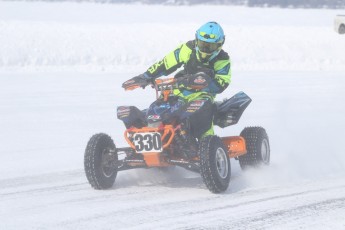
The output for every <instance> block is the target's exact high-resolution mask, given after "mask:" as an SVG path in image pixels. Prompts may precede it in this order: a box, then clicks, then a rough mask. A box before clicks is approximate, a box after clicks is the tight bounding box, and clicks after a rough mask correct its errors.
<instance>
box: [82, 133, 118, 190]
mask: <svg viewBox="0 0 345 230" xmlns="http://www.w3.org/2000/svg"><path fill="white" fill-rule="evenodd" d="M117 160H118V156H117V152H116V146H115V144H114V142H113V140H112V139H111V137H109V136H108V135H107V134H104V133H99V134H95V135H93V136H92V137H91V139H90V140H89V142H88V144H87V146H86V150H85V155H84V169H85V173H86V178H87V180H88V181H89V183H90V184H91V186H92V187H93V188H95V189H108V188H111V187H112V186H113V184H114V182H115V178H116V175H117Z"/></svg>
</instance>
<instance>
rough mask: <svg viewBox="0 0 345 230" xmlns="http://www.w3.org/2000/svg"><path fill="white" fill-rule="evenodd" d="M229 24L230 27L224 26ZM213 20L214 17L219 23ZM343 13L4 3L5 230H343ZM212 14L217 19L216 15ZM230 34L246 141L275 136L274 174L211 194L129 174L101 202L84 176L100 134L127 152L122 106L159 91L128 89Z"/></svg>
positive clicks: (192, 184) (151, 175) (144, 173)
mask: <svg viewBox="0 0 345 230" xmlns="http://www.w3.org/2000/svg"><path fill="white" fill-rule="evenodd" d="M215 12H217V14H215ZM211 14H212V15H211ZM337 14H339V11H337V10H302V9H299V10H292V9H274V8H270V9H260V8H245V7H234V6H193V7H190V6H179V7H174V6H145V5H140V4H138V5H113V4H109V5H108V4H91V3H82V4H81V3H68V2H64V3H42V2H31V3H26V2H0V44H1V46H0V128H1V129H0V140H1V142H0V143H1V145H0V146H1V149H0V162H1V167H0V222H1V229H92V228H97V229H113V228H118V229H161V228H167V229H200V228H202V229H229V228H231V229H344V228H345V219H344V215H345V209H344V206H345V195H344V194H345V180H344V179H343V178H344V176H345V153H344V148H343V145H342V144H343V143H342V142H343V138H344V137H345V121H344V119H343V117H344V115H345V106H344V103H343V101H344V100H345V92H344V87H345V78H344V71H345V55H344V50H345V40H344V36H341V35H339V34H337V33H335V32H334V31H333V24H332V23H333V18H334V16H335V15H337ZM210 15H211V16H210ZM208 20H216V21H219V22H220V23H221V24H222V25H223V27H224V30H225V32H226V34H227V38H226V44H225V47H224V48H225V49H226V50H227V51H229V53H230V55H231V59H232V70H233V76H232V83H231V85H230V87H229V88H228V89H227V90H226V91H225V92H224V93H223V94H222V95H219V96H218V97H217V99H218V100H221V99H222V98H225V97H231V96H232V95H233V94H235V93H236V92H238V91H244V92H246V93H247V94H248V95H249V96H250V97H251V98H252V99H253V102H252V103H251V104H250V106H249V107H248V108H247V110H246V111H245V112H244V114H243V116H242V118H241V120H240V122H239V123H238V124H237V125H236V126H234V127H230V128H226V129H220V128H217V129H216V132H217V134H218V135H220V136H231V135H238V134H239V133H240V132H241V130H242V129H243V128H244V127H246V126H255V125H260V126H263V127H264V128H265V129H266V130H267V133H268V135H269V138H270V143H271V153H272V157H271V165H270V167H269V168H267V169H264V170H260V171H258V170H251V171H248V172H242V171H241V170H240V168H239V165H238V162H237V161H235V160H232V161H231V166H232V179H231V183H230V186H229V189H228V190H227V191H226V192H225V193H224V194H220V195H215V194H212V193H210V192H209V191H208V190H207V189H206V187H205V185H204V184H203V182H202V180H201V178H200V176H199V175H197V174H195V173H191V172H187V171H185V170H183V169H176V170H175V171H173V172H170V173H162V172H160V171H157V170H155V169H150V170H132V171H125V172H120V173H119V174H118V178H117V180H116V183H115V185H114V187H113V188H112V189H110V190H107V191H95V190H93V189H92V188H91V187H90V185H89V184H88V182H87V181H86V177H85V175H84V172H83V154H84V149H85V147H86V143H87V141H88V139H89V138H90V136H91V135H93V134H94V133H98V132H105V133H108V134H110V135H111V136H112V138H113V139H114V140H115V142H116V144H117V146H125V145H126V143H125V141H124V140H123V131H124V126H123V124H122V123H121V122H120V121H118V120H117V119H116V114H115V113H116V106H119V105H124V104H126V105H137V106H138V107H139V108H142V109H144V108H145V107H147V106H148V105H149V103H150V102H152V100H153V99H154V96H155V95H154V91H153V90H151V89H146V90H145V91H144V90H136V91H133V92H124V91H123V90H122V88H121V83H122V82H124V81H125V80H126V79H128V78H130V77H132V76H135V75H137V74H139V73H141V72H143V71H144V70H145V69H146V68H147V67H148V66H149V65H150V64H152V63H153V62H154V61H156V60H159V59H160V58H161V57H162V56H163V55H164V54H166V53H167V52H169V51H171V50H172V49H174V48H175V47H176V46H177V45H178V44H179V43H181V42H184V41H186V40H188V39H192V38H193V36H194V32H195V30H196V29H197V27H198V26H200V25H201V24H202V23H204V22H206V21H208Z"/></svg>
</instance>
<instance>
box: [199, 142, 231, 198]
mask: <svg viewBox="0 0 345 230" xmlns="http://www.w3.org/2000/svg"><path fill="white" fill-rule="evenodd" d="M199 156H200V173H201V177H202V179H203V181H204V183H205V185H206V187H207V188H208V189H209V190H210V191H211V192H213V193H221V192H224V191H225V190H226V189H227V188H228V187H229V183H230V176H231V166H230V160H229V155H228V152H227V150H226V148H225V147H224V144H223V142H222V140H221V139H220V138H219V137H218V136H207V137H205V138H203V139H202V140H201V141H200V144H199Z"/></svg>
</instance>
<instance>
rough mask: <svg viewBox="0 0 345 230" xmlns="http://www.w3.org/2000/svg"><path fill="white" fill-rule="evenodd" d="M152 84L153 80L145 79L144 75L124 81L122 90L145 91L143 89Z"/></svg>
mask: <svg viewBox="0 0 345 230" xmlns="http://www.w3.org/2000/svg"><path fill="white" fill-rule="evenodd" d="M152 82H153V80H152V79H151V78H148V77H146V76H145V75H144V74H140V75H138V76H136V77H133V78H131V79H129V80H128V81H125V82H124V83H123V84H122V88H124V89H125V90H132V89H136V88H139V87H141V88H143V89H145V87H146V86H148V85H149V84H152Z"/></svg>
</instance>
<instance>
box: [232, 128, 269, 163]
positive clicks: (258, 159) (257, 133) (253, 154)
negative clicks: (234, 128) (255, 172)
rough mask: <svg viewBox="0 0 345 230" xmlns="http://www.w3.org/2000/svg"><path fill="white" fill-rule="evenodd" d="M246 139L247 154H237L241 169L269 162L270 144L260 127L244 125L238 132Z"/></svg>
mask: <svg viewBox="0 0 345 230" xmlns="http://www.w3.org/2000/svg"><path fill="white" fill-rule="evenodd" d="M240 135H241V136H242V137H243V138H244V139H245V141H246V147H247V154H244V155H242V156H239V157H238V158H239V161H240V166H241V168H242V169H247V168H248V167H258V166H261V165H268V164H269V163H270V144H269V140H268V136H267V133H266V131H265V129H264V128H262V127H246V128H245V129H243V131H242V132H241V134H240Z"/></svg>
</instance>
